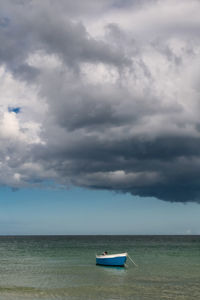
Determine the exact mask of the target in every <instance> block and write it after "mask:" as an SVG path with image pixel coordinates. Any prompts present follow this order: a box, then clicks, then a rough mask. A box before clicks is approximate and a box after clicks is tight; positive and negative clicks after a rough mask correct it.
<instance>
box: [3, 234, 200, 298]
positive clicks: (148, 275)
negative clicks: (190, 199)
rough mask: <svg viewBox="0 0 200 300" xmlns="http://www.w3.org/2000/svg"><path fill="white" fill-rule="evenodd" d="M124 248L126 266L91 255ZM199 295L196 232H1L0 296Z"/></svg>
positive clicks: (199, 250) (199, 254)
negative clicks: (98, 261)
mask: <svg viewBox="0 0 200 300" xmlns="http://www.w3.org/2000/svg"><path fill="white" fill-rule="evenodd" d="M103 251H108V253H120V252H128V254H129V256H130V257H131V259H132V260H133V261H134V262H135V263H136V264H137V265H138V267H136V266H135V265H134V264H133V263H132V262H131V260H129V259H128V260H127V264H126V267H125V268H121V267H103V266H96V260H95V255H96V254H101V253H102V252H103ZM8 299H9V300H24V299H26V300H33V299H34V300H36V299H37V300H55V299H59V300H64V299H69V300H83V299H84V300H86V299H87V300H97V299H98V300H103V299H105V300H114V299H122V300H126V299H130V300H162V299H163V300H164V299H165V300H169V299H170V300H172V299H173V300H193V299H194V300H199V299H200V236H125V235H123V236H108V235H107V236H99V235H98V236H1V237H0V300H8Z"/></svg>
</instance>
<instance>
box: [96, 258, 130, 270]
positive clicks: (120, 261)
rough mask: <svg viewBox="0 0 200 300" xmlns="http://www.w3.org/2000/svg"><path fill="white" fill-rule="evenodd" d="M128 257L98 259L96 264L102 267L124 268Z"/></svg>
mask: <svg viewBox="0 0 200 300" xmlns="http://www.w3.org/2000/svg"><path fill="white" fill-rule="evenodd" d="M126 258H127V257H126V256H120V257H113V258H96V264H97V265H101V266H116V267H123V266H124V264H125V262H126Z"/></svg>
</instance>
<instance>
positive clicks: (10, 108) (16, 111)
mask: <svg viewBox="0 0 200 300" xmlns="http://www.w3.org/2000/svg"><path fill="white" fill-rule="evenodd" d="M8 111H9V112H14V113H16V114H19V113H20V112H21V107H8Z"/></svg>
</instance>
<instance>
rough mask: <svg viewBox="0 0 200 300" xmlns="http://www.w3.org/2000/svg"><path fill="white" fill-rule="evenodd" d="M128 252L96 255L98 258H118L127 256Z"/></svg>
mask: <svg viewBox="0 0 200 300" xmlns="http://www.w3.org/2000/svg"><path fill="white" fill-rule="evenodd" d="M127 256H128V253H127V252H124V253H118V254H106V255H96V258H101V259H106V258H117V257H127Z"/></svg>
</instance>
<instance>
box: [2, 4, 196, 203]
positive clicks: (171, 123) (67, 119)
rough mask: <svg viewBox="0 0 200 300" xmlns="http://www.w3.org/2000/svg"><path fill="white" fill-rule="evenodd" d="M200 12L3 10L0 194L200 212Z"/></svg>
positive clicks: (160, 8)
mask: <svg viewBox="0 0 200 300" xmlns="http://www.w3.org/2000/svg"><path fill="white" fill-rule="evenodd" d="M199 15H200V2H199V1H197V0H190V1H188V0H162V1H149V0H148V1H147V0H146V1H139V0H137V1H136V0H132V1H131V0H125V1H122V0H105V1H104V0H103V1H102V0H101V1H97V0H91V1H90V0H84V1H72V0H65V1H64V0H60V1H53V0H52V1H51V0H43V1H41V0H34V1H29V0H15V1H14V0H13V1H12V0H2V1H0V82H1V84H0V184H1V185H8V186H11V187H14V188H18V187H27V186H45V185H48V184H52V183H55V184H58V185H60V186H64V187H69V186H71V185H75V186H81V187H86V188H95V189H107V190H114V191H119V192H130V193H132V194H133V195H139V196H154V197H157V198H159V199H162V200H167V201H180V202H187V201H196V202H200V34H199V32H200V18H199Z"/></svg>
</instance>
